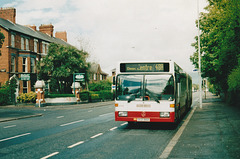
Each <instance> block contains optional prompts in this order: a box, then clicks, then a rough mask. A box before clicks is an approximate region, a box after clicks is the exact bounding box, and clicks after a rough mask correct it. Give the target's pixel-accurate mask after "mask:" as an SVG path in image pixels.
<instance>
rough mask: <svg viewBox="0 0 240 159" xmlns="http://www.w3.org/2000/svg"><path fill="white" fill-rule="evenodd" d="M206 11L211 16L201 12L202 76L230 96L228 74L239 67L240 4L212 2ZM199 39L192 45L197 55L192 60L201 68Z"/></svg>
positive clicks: (227, 1)
mask: <svg viewBox="0 0 240 159" xmlns="http://www.w3.org/2000/svg"><path fill="white" fill-rule="evenodd" d="M208 1H209V5H208V6H207V7H206V8H205V9H206V10H207V11H208V13H201V17H200V30H201V35H200V43H201V46H200V47H201V55H202V57H201V68H202V70H201V71H202V76H203V77H208V79H209V81H210V83H211V84H214V87H215V88H216V90H217V91H221V92H224V93H225V94H226V92H227V90H228V83H227V80H228V75H229V74H230V73H231V72H232V70H233V69H235V68H236V66H237V63H238V61H237V59H238V58H237V57H238V55H239V53H240V47H239V43H240V34H239V33H240V12H239V10H240V1H239V0H224V1H219V0H208ZM197 42H198V38H197V37H196V42H195V43H193V44H192V46H194V47H195V49H196V52H195V53H194V54H193V55H192V56H191V57H190V60H191V61H192V63H193V64H194V65H195V66H196V67H198V45H197Z"/></svg>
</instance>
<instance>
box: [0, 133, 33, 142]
mask: <svg viewBox="0 0 240 159" xmlns="http://www.w3.org/2000/svg"><path fill="white" fill-rule="evenodd" d="M30 134H31V133H26V134H21V135H17V136H13V137H9V138H6V139H2V140H0V142H3V141H7V140H11V139H15V138H18V137H22V136H26V135H30Z"/></svg>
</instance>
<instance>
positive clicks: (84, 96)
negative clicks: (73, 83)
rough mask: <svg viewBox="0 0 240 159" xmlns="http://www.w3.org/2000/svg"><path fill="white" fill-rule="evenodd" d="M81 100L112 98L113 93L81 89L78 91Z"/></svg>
mask: <svg viewBox="0 0 240 159" xmlns="http://www.w3.org/2000/svg"><path fill="white" fill-rule="evenodd" d="M80 99H81V101H86V100H88V101H89V102H92V101H94V100H95V101H96V100H103V101H104V100H112V99H113V93H112V92H111V91H107V90H105V91H95V92H94V91H83V92H81V93H80Z"/></svg>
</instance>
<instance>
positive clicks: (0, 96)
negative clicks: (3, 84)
mask: <svg viewBox="0 0 240 159" xmlns="http://www.w3.org/2000/svg"><path fill="white" fill-rule="evenodd" d="M8 91H9V89H8V88H2V89H0V105H7V104H8V101H9V94H8Z"/></svg>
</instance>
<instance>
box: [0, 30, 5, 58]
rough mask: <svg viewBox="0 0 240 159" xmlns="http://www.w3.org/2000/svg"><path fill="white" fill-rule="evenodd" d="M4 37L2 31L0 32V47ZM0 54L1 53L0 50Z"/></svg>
mask: <svg viewBox="0 0 240 159" xmlns="http://www.w3.org/2000/svg"><path fill="white" fill-rule="evenodd" d="M0 31H1V30H0ZM4 39H5V36H4V35H3V33H1V32H0V48H2V45H3V42H4ZM0 55H1V50H0Z"/></svg>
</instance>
